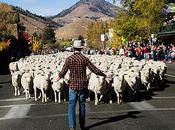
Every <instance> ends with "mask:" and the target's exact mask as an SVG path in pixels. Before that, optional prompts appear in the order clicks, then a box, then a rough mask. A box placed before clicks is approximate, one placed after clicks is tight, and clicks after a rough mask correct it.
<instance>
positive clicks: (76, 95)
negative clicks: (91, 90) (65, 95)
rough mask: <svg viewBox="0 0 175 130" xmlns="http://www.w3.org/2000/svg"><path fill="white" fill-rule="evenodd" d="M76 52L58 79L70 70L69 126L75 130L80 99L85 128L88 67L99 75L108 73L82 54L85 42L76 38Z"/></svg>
mask: <svg viewBox="0 0 175 130" xmlns="http://www.w3.org/2000/svg"><path fill="white" fill-rule="evenodd" d="M73 48H74V53H73V54H72V55H71V56H69V57H68V58H67V59H66V61H65V63H64V65H63V68H62V70H61V72H60V73H59V76H58V79H57V80H59V79H60V78H62V77H64V76H65V74H66V73H67V71H68V70H69V71H70V84H69V112H68V118H69V128H70V130H75V126H76V118H75V117H76V113H75V108H76V103H77V100H78V101H79V125H80V128H81V130H85V111H86V109H85V102H86V97H85V95H86V90H87V86H88V81H87V76H86V67H88V68H89V69H90V70H91V71H92V72H94V73H95V74H97V75H100V76H104V77H106V75H105V74H104V73H103V72H102V71H101V70H99V69H98V68H97V67H96V66H95V65H93V64H92V63H91V62H90V60H89V59H88V58H87V57H85V56H84V55H82V54H81V50H82V49H83V48H84V46H83V42H82V41H80V40H75V41H74V44H73Z"/></svg>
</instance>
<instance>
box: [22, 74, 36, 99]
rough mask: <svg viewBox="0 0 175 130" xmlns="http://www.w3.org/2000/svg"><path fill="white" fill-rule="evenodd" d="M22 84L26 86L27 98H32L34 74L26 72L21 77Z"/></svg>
mask: <svg viewBox="0 0 175 130" xmlns="http://www.w3.org/2000/svg"><path fill="white" fill-rule="evenodd" d="M21 85H22V87H23V88H24V92H25V95H26V99H28V98H30V97H31V95H30V90H31V89H32V87H33V74H31V73H28V72H26V73H24V74H23V75H22V77H21Z"/></svg>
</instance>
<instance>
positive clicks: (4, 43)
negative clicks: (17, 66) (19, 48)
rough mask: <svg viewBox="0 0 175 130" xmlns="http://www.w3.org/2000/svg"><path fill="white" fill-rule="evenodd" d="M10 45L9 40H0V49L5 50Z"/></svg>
mask: <svg viewBox="0 0 175 130" xmlns="http://www.w3.org/2000/svg"><path fill="white" fill-rule="evenodd" d="M9 46H10V40H8V41H2V42H0V51H3V50H7V49H8V48H9Z"/></svg>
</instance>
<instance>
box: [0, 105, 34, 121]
mask: <svg viewBox="0 0 175 130" xmlns="http://www.w3.org/2000/svg"><path fill="white" fill-rule="evenodd" d="M30 107H31V105H30V104H26V105H13V107H12V108H10V110H9V111H8V112H7V114H6V115H5V116H4V117H3V118H1V119H4V120H6V119H16V118H24V117H26V115H27V113H28V111H29V110H30Z"/></svg>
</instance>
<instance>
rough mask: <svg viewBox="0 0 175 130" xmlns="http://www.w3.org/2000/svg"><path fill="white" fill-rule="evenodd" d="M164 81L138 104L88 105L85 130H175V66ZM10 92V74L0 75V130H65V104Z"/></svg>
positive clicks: (169, 70)
mask: <svg viewBox="0 0 175 130" xmlns="http://www.w3.org/2000/svg"><path fill="white" fill-rule="evenodd" d="M165 81H166V82H165V84H164V85H162V86H161V88H162V89H160V90H153V93H152V95H151V97H149V96H147V95H145V93H142V94H143V95H141V96H142V98H141V100H140V101H136V102H128V103H125V104H121V105H118V104H117V103H113V104H104V103H101V104H99V105H98V106H95V105H94V102H93V101H91V102H87V103H86V108H87V116H86V126H87V129H89V130H175V64H168V71H167V75H166V78H165ZM13 91H14V90H13V87H12V86H11V80H10V75H8V74H6V75H0V130H68V125H67V116H68V115H67V111H68V102H62V103H60V104H58V103H55V102H53V101H49V102H48V103H41V100H39V101H38V102H35V101H34V99H33V98H32V99H29V100H26V99H25V98H24V97H25V96H24V95H23V94H22V95H21V96H17V97H15V96H14V93H13ZM148 97H149V98H148ZM78 129H79V125H78V106H77V130H78Z"/></svg>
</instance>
